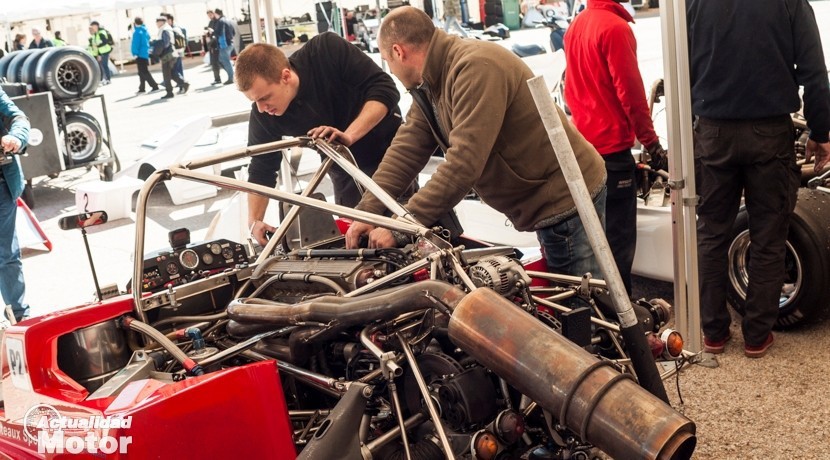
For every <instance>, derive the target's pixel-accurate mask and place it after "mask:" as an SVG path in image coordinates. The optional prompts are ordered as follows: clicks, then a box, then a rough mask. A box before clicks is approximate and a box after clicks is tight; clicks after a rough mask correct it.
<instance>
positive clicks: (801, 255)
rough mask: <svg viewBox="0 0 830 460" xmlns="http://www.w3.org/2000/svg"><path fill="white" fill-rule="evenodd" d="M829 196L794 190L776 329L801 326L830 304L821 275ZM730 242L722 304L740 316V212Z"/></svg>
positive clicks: (827, 264) (743, 257) (743, 219)
mask: <svg viewBox="0 0 830 460" xmlns="http://www.w3.org/2000/svg"><path fill="white" fill-rule="evenodd" d="M828 209H830V194H828V193H825V192H821V191H817V190H810V189H805V188H800V189H799V190H798V201H797V202H796V206H795V211H793V215H792V217H791V218H790V229H789V234H788V235H787V249H786V250H787V255H786V260H785V269H784V271H785V276H784V286H783V287H782V289H781V297H780V303H779V313H778V320H777V321H776V323H775V328H776V329H779V330H780V329H788V328H792V327H795V326H797V325H799V324H802V323H804V322H806V321H808V320H810V319H811V318H813V317H814V316H815V315H816V314H817V313H819V312H821V311H823V310H826V309H827V307H828V304H830V296H829V295H827V291H826V286H827V283H828V280H827V273H830V272H828V268H830V261H828V258H829V257H828V254H829V253H828V250H827V248H830V234H828V229H830V213H828V211H827V210H828ZM734 235H735V237H734V238H733V240H732V244H731V245H730V247H729V256H728V257H729V281H730V283H729V290H728V292H727V300H728V301H729V303H730V304H731V305H732V307H733V308H734V309H735V311H737V312H738V313H739V314H740V315H743V313H744V310H745V306H746V290H747V280H748V272H747V268H748V262H749V252H748V249H749V231H748V223H747V213H746V210H745V209H742V210H741V211H740V213H739V214H738V218H737V219H736V221H735V230H734Z"/></svg>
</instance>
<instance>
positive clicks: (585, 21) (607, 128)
mask: <svg viewBox="0 0 830 460" xmlns="http://www.w3.org/2000/svg"><path fill="white" fill-rule="evenodd" d="M629 22H634V19H633V18H632V17H631V15H630V14H628V12H627V11H625V9H624V8H623V7H622V6H620V4H619V3H617V2H615V1H614V0H588V8H587V9H586V10H585V11H583V12H582V13H580V14H579V15H578V16H577V17H576V19H575V20H574V21H573V23H572V24H571V25H570V27H568V31H567V32H566V33H565V57H566V59H567V63H568V67H567V70H566V71H565V100H566V101H567V102H568V106H569V107H570V109H571V113H572V114H573V118H572V121H573V123H574V125H575V126H576V128H577V129H578V130H579V132H581V133H582V135H583V136H585V138H586V139H587V140H588V142H590V143H591V144H593V145H594V147H595V148H596V149H597V151H598V152H599V153H601V154H603V155H606V154H609V153H614V152H619V151H621V150H625V149H628V148H631V147H632V146H633V145H634V136H635V135H636V137H637V139H638V140H639V141H640V143H641V144H643V145H644V146H646V147H650V146H651V145H652V144H654V143H655V142H657V141H658V139H657V134H656V133H655V132H654V125H653V124H652V122H651V116H650V115H649V112H648V103H647V102H646V95H645V89H644V86H643V77H642V76H641V75H640V69H639V67H638V66H637V40H636V39H635V38H634V32H632V31H631V27H630V26H629V25H628V23H629Z"/></svg>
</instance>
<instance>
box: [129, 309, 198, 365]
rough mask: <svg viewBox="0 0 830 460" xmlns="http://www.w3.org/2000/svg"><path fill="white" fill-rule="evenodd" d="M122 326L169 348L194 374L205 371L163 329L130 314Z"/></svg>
mask: <svg viewBox="0 0 830 460" xmlns="http://www.w3.org/2000/svg"><path fill="white" fill-rule="evenodd" d="M121 326H122V327H124V328H126V329H130V330H133V331H136V332H140V333H142V334H144V335H146V336H147V337H150V338H151V339H153V340H155V341H156V342H157V343H158V344H159V345H161V347H162V348H164V349H165V350H167V352H169V353H170V355H171V356H173V358H174V359H175V360H176V361H178V362H179V363H181V365H182V367H184V368H185V369H186V370H187V371H188V372H190V373H191V374H193V375H203V374H204V373H205V371H204V369H202V366H200V365H199V364H197V363H196V361H194V360H193V359H191V358H190V357H189V356H187V354H186V353H185V352H184V351H182V349H181V348H179V347H178V346H177V345H176V344H175V343H173V341H171V340H170V339H168V338H167V336H166V335H164V334H162V333H161V331H159V330H158V329H156V328H154V327H153V326H150V325H149V324H146V323H142V322H141V321H138V320H137V319H135V318H131V317H129V316H125V317H123V318H122V319H121Z"/></svg>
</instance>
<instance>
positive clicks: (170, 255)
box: [142, 239, 248, 292]
mask: <svg viewBox="0 0 830 460" xmlns="http://www.w3.org/2000/svg"><path fill="white" fill-rule="evenodd" d="M246 264H248V253H247V251H246V250H245V247H244V246H243V245H242V244H240V243H234V242H233V241H229V240H225V239H221V240H214V241H209V242H202V243H192V244H188V245H186V246H184V247H180V248H175V249H167V250H163V251H158V252H153V253H149V254H147V255H146V256H145V257H144V272H143V277H142V290H144V291H149V292H155V291H160V290H163V289H167V288H168V287H170V286H176V285H179V284H184V283H187V282H188V281H192V280H194V279H199V278H204V277H207V276H210V275H212V274H214V273H218V272H221V271H224V270H226V269H228V268H234V267H237V266H240V265H246Z"/></svg>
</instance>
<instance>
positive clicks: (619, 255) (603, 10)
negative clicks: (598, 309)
mask: <svg viewBox="0 0 830 460" xmlns="http://www.w3.org/2000/svg"><path fill="white" fill-rule="evenodd" d="M629 22H634V19H633V18H632V17H631V15H630V14H629V13H628V12H627V11H626V10H625V8H623V7H622V5H620V2H619V1H616V0H588V8H587V9H586V10H584V11H583V12H582V13H580V14H579V15H578V16H577V17H576V19H575V20H574V21H573V23H572V24H571V25H570V27H568V31H567V33H566V34H565V57H566V59H567V62H568V67H567V70H566V73H565V81H566V82H567V84H566V85H565V99H566V100H567V102H568V106H569V107H570V109H571V113H572V114H573V117H572V121H573V124H574V125H575V126H576V128H577V129H578V130H579V132H581V133H582V135H583V136H585V139H587V140H588V142H590V143H591V144H593V146H594V147H595V148H596V149H597V151H598V152H599V153H600V154H601V155H602V158H603V159H604V160H605V168H606V170H607V172H608V181H607V186H608V197H607V200H608V201H607V204H606V208H605V209H606V211H605V219H606V220H605V228H606V234H607V235H608V243H609V244H610V246H611V252H612V253H613V254H614V260H615V261H616V263H617V267H618V268H619V270H620V275H621V276H622V279H623V282H624V283H625V287H626V290H627V291H628V293H629V295H630V294H631V265H632V263H633V261H634V249H635V245H636V243H637V222H636V221H637V189H636V185H635V179H634V173H635V165H634V158H633V157H632V156H631V147H633V146H634V139H635V137H636V138H637V139H638V140H639V141H640V143H641V144H643V146H645V148H646V150H648V152H649V153H650V154H651V157H652V161H651V165H652V167H655V168H656V169H666V153H665V150H663V147H662V146H661V145H660V141H659V140H658V139H657V134H656V133H655V132H654V125H653V124H652V122H651V116H650V114H649V111H648V104H647V103H646V96H645V89H644V85H643V78H642V76H640V69H639V68H638V67H637V40H636V39H635V38H634V33H633V32H632V31H631V27H630V26H629V25H628V23H629Z"/></svg>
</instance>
